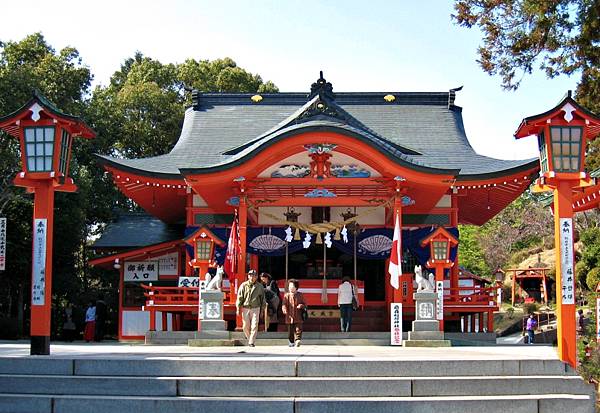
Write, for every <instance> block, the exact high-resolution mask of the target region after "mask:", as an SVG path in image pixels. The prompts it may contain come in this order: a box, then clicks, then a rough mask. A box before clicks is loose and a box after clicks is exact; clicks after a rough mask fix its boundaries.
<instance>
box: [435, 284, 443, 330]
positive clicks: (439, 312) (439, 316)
mask: <svg viewBox="0 0 600 413" xmlns="http://www.w3.org/2000/svg"><path fill="white" fill-rule="evenodd" d="M435 292H436V293H437V303H436V317H435V318H436V320H443V319H444V282H443V281H436V282H435Z"/></svg>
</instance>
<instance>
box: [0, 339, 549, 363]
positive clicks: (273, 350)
mask: <svg viewBox="0 0 600 413" xmlns="http://www.w3.org/2000/svg"><path fill="white" fill-rule="evenodd" d="M13 356H14V357H26V356H29V342H26V341H17V342H15V341H4V342H0V357H13ZM52 356H55V357H69V358H71V357H85V356H90V357H94V358H98V357H102V358H129V357H130V358H165V357H169V358H177V357H185V358H188V357H202V358H204V357H218V358H223V357H225V358H226V357H236V358H239V357H253V358H254V357H261V358H274V359H277V358H285V359H289V358H311V357H318V358H319V359H324V358H327V357H331V358H340V357H342V358H346V357H347V358H352V359H378V360H381V359H393V360H528V359H535V360H540V359H543V360H558V357H557V355H556V349H555V348H553V347H550V346H482V347H450V348H442V349H435V348H404V347H392V346H381V347H378V346H318V345H304V346H301V347H298V348H289V347H288V346H287V345H286V346H258V347H254V348H251V347H202V348H197V347H188V346H185V345H177V346H165V345H144V344H137V343H92V344H90V343H75V344H72V343H55V344H54V343H53V344H52V346H51V357H52Z"/></svg>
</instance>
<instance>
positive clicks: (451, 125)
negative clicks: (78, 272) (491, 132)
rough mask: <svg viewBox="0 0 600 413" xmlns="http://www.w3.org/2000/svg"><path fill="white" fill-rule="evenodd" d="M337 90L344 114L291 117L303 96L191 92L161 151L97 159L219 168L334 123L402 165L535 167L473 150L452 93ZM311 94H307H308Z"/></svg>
mask: <svg viewBox="0 0 600 413" xmlns="http://www.w3.org/2000/svg"><path fill="white" fill-rule="evenodd" d="M387 94H388V93H383V92H382V93H338V94H336V96H335V101H334V102H333V105H335V107H336V108H338V109H339V110H340V112H342V113H343V115H344V117H345V119H337V118H332V117H327V116H323V115H319V116H315V117H312V118H310V119H304V120H302V122H299V121H298V122H295V121H294V118H295V117H297V116H299V115H300V114H301V112H302V111H303V109H304V108H306V106H307V105H308V104H310V102H309V98H308V97H307V95H306V94H300V93H278V94H264V95H261V96H262V97H263V100H262V101H261V102H260V103H253V102H252V101H251V99H250V98H251V96H252V94H195V96H196V97H197V102H196V104H195V105H194V106H193V107H191V108H189V109H188V110H187V111H186V113H185V120H184V125H183V129H182V131H181V136H180V138H179V140H178V142H177V144H176V145H175V146H174V147H173V149H172V150H171V151H170V152H169V153H168V154H165V155H161V156H156V157H152V158H143V159H116V158H111V157H104V156H103V157H101V159H102V162H103V163H108V164H113V165H115V166H117V167H120V168H123V169H129V168H131V169H133V170H134V171H135V172H137V173H140V174H144V175H160V176H164V177H169V178H179V177H181V171H180V170H188V171H189V170H194V172H197V173H201V172H202V171H203V170H204V171H208V170H215V169H224V168H227V167H228V166H233V165H235V164H237V163H240V162H242V161H243V160H244V159H245V157H249V156H253V154H254V153H256V151H260V150H261V148H264V147H265V146H268V145H270V144H271V143H272V142H274V141H277V140H280V139H284V138H285V136H288V135H290V134H293V133H295V132H298V131H300V130H304V129H306V128H313V129H316V130H319V129H321V130H327V129H337V130H341V131H346V132H348V133H350V134H354V135H355V136H357V137H361V138H363V140H365V141H367V142H368V143H370V144H372V145H374V146H376V147H378V148H379V149H380V150H381V151H382V152H384V153H385V154H386V155H388V156H389V157H390V158H392V159H393V160H395V161H396V162H398V163H399V164H403V165H405V166H409V167H415V168H417V169H419V168H420V169H423V168H425V169H430V171H431V172H434V173H435V170H436V169H437V170H439V171H438V172H441V173H447V172H448V171H452V170H454V173H456V174H458V179H470V178H476V177H479V176H481V177H485V176H494V175H503V174H508V173H511V172H512V171H516V170H519V169H529V168H531V167H535V165H536V163H537V158H534V159H528V160H518V161H508V160H500V159H494V158H489V157H485V156H482V155H479V154H477V153H475V151H474V150H473V148H472V147H471V145H470V144H469V141H468V140H467V137H466V134H465V130H464V126H463V121H462V113H461V108H460V107H457V106H454V105H453V104H452V103H451V101H452V98H451V92H443V93H438V92H435V93H434V92H431V93H391V94H393V95H394V96H395V97H396V99H395V100H394V101H393V102H386V101H385V100H384V99H383V97H384V96H385V95H387ZM313 100H314V98H313Z"/></svg>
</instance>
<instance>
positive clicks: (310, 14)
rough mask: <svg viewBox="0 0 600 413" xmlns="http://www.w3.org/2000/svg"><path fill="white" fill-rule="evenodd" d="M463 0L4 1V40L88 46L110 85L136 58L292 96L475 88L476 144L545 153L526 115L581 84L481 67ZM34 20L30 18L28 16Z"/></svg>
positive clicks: (483, 149)
mask: <svg viewBox="0 0 600 413" xmlns="http://www.w3.org/2000/svg"><path fill="white" fill-rule="evenodd" d="M452 4H453V2H452V1H449V0H421V1H419V2H416V1H406V0H405V1H380V0H371V1H368V2H365V1H315V0H312V1H311V0H305V1H283V0H280V1H260V0H257V1H200V0H194V1H192V0H188V1H185V0H172V1H151V0H146V1H125V0H121V1H113V0H104V1H102V2H94V3H92V2H85V1H66V0H53V1H40V0H28V1H27V2H25V3H23V2H20V3H18V2H7V3H5V4H3V5H2V12H3V13H2V14H3V15H5V16H11V18H10V19H3V22H2V25H1V26H0V40H2V41H7V40H19V39H21V38H23V37H24V36H25V35H27V34H30V33H33V32H36V31H41V32H42V33H43V34H44V36H46V39H47V41H48V42H49V43H50V44H52V45H53V46H54V47H55V48H57V49H60V48H62V47H64V46H67V45H70V46H74V47H76V48H77V49H78V50H79V51H80V53H81V55H82V58H83V60H84V62H85V63H86V64H88V65H89V66H90V67H91V69H92V72H93V73H94V75H95V83H96V84H106V83H107V82H108V79H109V78H110V75H111V74H112V73H113V72H114V71H115V70H117V69H118V68H119V66H120V64H121V63H122V62H123V60H124V59H126V58H127V57H130V56H132V55H133V53H134V52H135V51H136V50H139V51H141V52H143V53H144V54H145V55H147V56H150V57H153V58H155V59H158V60H160V61H162V62H163V63H167V62H172V63H177V62H182V61H183V60H185V59H186V58H190V57H191V58H195V59H215V58H219V57H226V56H228V57H231V58H233V59H234V60H235V61H236V62H237V63H238V64H239V65H240V66H242V67H244V68H245V69H247V70H250V71H252V72H254V73H258V74H260V75H261V76H262V77H263V79H265V80H271V81H273V82H274V83H275V84H276V85H277V86H278V87H279V88H280V90H281V91H282V92H304V91H308V90H309V87H310V84H311V83H312V82H313V81H314V80H316V78H317V77H318V74H319V70H323V71H324V74H325V78H326V79H327V80H328V81H330V82H332V83H333V87H334V91H340V92H341V91H343V92H350V91H385V92H387V91H394V92H401V91H447V90H449V89H450V88H454V87H457V86H461V85H463V86H464V89H463V91H461V92H459V94H458V97H457V100H456V103H457V104H458V105H460V106H462V107H463V117H464V120H465V127H466V130H467V136H468V137H469V140H470V141H471V144H472V145H473V147H474V148H475V150H476V151H477V152H479V153H481V154H484V155H487V156H492V157H495V158H502V159H522V158H529V157H535V156H537V148H536V143H535V139H533V138H530V139H524V140H520V141H516V140H515V139H514V138H513V133H514V131H515V130H516V128H517V126H518V125H519V122H520V121H521V119H523V118H524V117H526V116H530V115H534V114H537V113H540V112H544V111H546V110H547V109H549V108H551V107H552V106H554V105H555V104H556V103H557V102H558V101H559V100H560V98H561V97H562V96H563V95H564V94H565V93H566V91H567V90H568V89H575V86H576V83H577V79H576V78H568V77H564V76H563V77H559V78H556V79H546V78H545V77H544V76H543V74H541V73H536V74H535V75H533V76H527V77H526V78H525V79H524V81H523V83H522V86H521V88H520V89H519V90H518V91H516V92H505V91H503V90H502V89H501V88H500V81H499V78H497V77H490V76H488V75H487V74H485V73H483V72H482V71H481V69H480V68H479V65H478V64H477V62H476V58H477V55H476V51H477V47H478V46H479V44H480V33H479V32H478V31H477V30H475V29H471V30H467V29H464V28H460V27H458V26H455V25H454V24H453V23H452V21H451V19H450V14H451V13H452V11H453V9H452ZM20 15H23V18H22V19H20V18H19V16H20Z"/></svg>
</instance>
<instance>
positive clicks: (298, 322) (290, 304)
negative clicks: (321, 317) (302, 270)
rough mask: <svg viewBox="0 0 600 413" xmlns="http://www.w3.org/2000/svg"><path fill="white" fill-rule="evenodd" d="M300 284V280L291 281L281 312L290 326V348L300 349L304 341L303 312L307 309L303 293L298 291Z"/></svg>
mask: <svg viewBox="0 0 600 413" xmlns="http://www.w3.org/2000/svg"><path fill="white" fill-rule="evenodd" d="M299 287H300V284H299V283H298V280H293V279H292V280H290V281H289V283H288V292H287V293H286V294H285V295H284V296H283V304H282V305H281V311H282V312H283V314H284V315H285V323H286V324H287V326H288V340H289V344H288V345H289V346H290V347H294V346H296V347H300V344H301V342H302V341H301V340H302V324H303V322H304V320H303V319H302V312H303V311H304V310H305V309H306V301H305V300H304V296H303V295H302V293H301V292H299V291H298V288H299Z"/></svg>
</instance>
